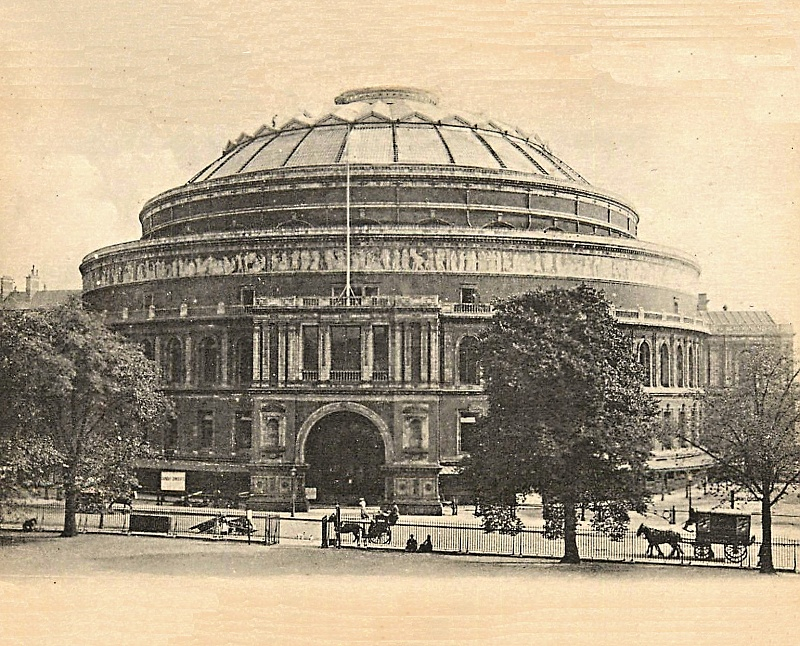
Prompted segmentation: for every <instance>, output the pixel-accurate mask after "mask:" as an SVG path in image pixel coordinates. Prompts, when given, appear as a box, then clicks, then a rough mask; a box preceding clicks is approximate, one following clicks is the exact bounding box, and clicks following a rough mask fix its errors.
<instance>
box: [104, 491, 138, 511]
mask: <svg viewBox="0 0 800 646" xmlns="http://www.w3.org/2000/svg"><path fill="white" fill-rule="evenodd" d="M136 497H137V496H136V492H135V491H131V492H130V493H128V494H120V495H118V496H115V497H113V498H112V499H111V502H109V503H108V506H107V507H106V509H108V511H109V513H110V512H112V511H114V505H122V507H123V511H131V510H132V509H133V501H134V500H136Z"/></svg>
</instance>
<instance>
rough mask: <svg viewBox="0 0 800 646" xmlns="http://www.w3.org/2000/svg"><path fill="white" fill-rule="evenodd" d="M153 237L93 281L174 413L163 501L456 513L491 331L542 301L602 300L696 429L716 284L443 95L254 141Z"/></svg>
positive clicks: (574, 176)
mask: <svg viewBox="0 0 800 646" xmlns="http://www.w3.org/2000/svg"><path fill="white" fill-rule="evenodd" d="M348 220H349V224H350V226H349V227H348ZM140 221H141V224H142V238H141V239H140V240H138V241H135V242H128V243H124V244H120V245H115V246H112V247H107V248H104V249H100V250H98V251H96V252H95V253H92V254H90V255H89V256H87V257H86V258H85V259H84V261H83V263H82V265H81V272H82V275H83V290H84V300H85V302H86V304H87V305H88V306H89V307H90V308H92V309H94V310H97V311H103V312H105V315H106V317H107V320H108V322H109V323H110V324H112V325H113V326H114V327H115V328H116V329H118V330H120V331H122V332H124V333H125V334H127V335H129V336H130V337H132V338H134V339H136V340H138V341H140V342H141V343H142V344H143V346H144V348H145V351H146V352H147V353H148V354H149V355H150V356H151V357H152V358H153V359H154V360H155V361H156V362H157V363H158V365H159V366H160V370H161V377H162V382H163V387H164V389H165V390H166V391H167V392H168V393H169V394H171V395H172V396H173V398H174V400H175V403H176V409H177V412H178V415H177V419H176V420H175V422H174V424H173V425H172V427H170V428H168V429H167V430H166V431H165V433H164V435H163V437H158V438H151V441H152V443H153V445H154V446H156V447H157V448H159V449H160V450H162V451H163V458H162V459H158V460H152V461H150V462H148V463H143V464H142V465H141V466H142V468H141V478H140V479H141V480H142V483H143V484H144V486H145V487H146V488H149V489H153V490H157V489H159V488H160V487H161V486H162V484H161V483H162V482H163V479H162V480H160V478H162V474H167V476H168V478H167V480H169V479H170V478H172V480H173V481H175V480H177V481H180V482H182V483H184V484H185V488H186V490H188V491H193V490H194V491H196V490H206V491H207V490H210V489H215V490H222V491H224V492H227V493H228V494H230V495H233V494H234V493H242V492H248V493H249V499H250V504H251V505H252V506H254V507H262V508H269V509H286V508H287V507H289V506H290V505H291V502H292V499H293V498H294V500H295V503H296V504H297V505H298V507H300V508H303V507H305V506H307V504H308V501H309V500H310V501H314V500H316V501H319V502H321V503H332V502H334V501H339V502H341V503H343V504H345V503H348V502H352V501H355V500H357V499H358V498H359V497H361V496H364V497H366V498H367V501H368V502H369V503H370V504H374V503H378V502H379V501H383V500H387V501H388V500H393V501H396V502H397V503H398V504H400V505H401V507H402V508H404V509H405V510H406V511H418V512H423V511H424V512H428V513H440V511H441V506H440V500H441V498H442V497H449V496H451V495H454V494H457V493H458V482H457V475H456V474H457V471H458V469H457V466H458V463H459V460H460V459H461V456H462V454H463V451H464V450H465V447H464V446H463V445H462V438H463V441H464V444H466V445H467V447H466V448H468V441H469V428H470V424H472V423H473V422H474V419H475V416H476V415H477V414H479V413H480V412H481V410H482V409H483V407H484V401H483V399H482V395H481V386H480V375H479V371H478V366H477V363H476V359H475V336H474V335H475V333H476V331H477V330H478V329H479V328H480V327H481V326H482V325H483V324H484V322H485V320H486V318H487V317H489V316H491V301H492V300H493V299H495V298H502V297H504V296H508V295H511V294H514V293H519V292H523V291H528V290H531V289H535V288H540V287H550V286H564V287H567V286H573V285H577V284H579V283H588V284H590V285H592V286H594V287H596V288H597V289H600V290H603V291H604V292H605V294H606V295H607V297H608V298H609V299H611V300H612V302H613V303H614V305H615V307H616V314H617V317H618V318H619V320H620V321H621V322H623V323H624V324H625V325H626V326H628V328H629V329H630V335H631V352H633V353H636V355H637V356H638V357H639V360H640V361H641V362H642V364H643V365H644V366H645V367H646V372H647V373H648V382H647V385H648V387H649V388H650V389H651V391H652V392H653V393H654V394H656V395H657V396H658V397H659V399H660V400H661V405H662V407H663V410H664V413H665V416H666V417H671V418H672V420H673V421H674V423H676V424H691V423H692V420H696V415H697V413H696V409H694V403H693V402H694V397H693V396H694V393H695V392H696V390H697V388H698V386H699V385H700V382H701V379H703V374H704V370H701V366H704V365H705V361H706V359H705V358H704V357H705V350H704V344H705V342H704V339H705V336H706V333H707V328H706V323H705V322H704V320H703V319H702V317H701V316H700V315H698V313H697V291H696V288H697V281H698V278H699V268H698V266H697V265H696V264H695V263H694V262H693V261H692V260H691V259H689V258H688V257H686V256H684V255H682V254H681V253H679V252H676V251H673V250H667V249H663V248H661V247H657V246H654V245H651V244H647V243H644V242H642V241H640V240H638V239H637V227H638V223H639V218H638V215H637V214H636V212H635V210H634V209H633V208H632V207H631V206H630V205H629V204H627V203H626V202H625V201H624V200H623V199H622V198H620V197H618V196H616V195H614V194H612V193H609V192H607V191H605V190H601V189H598V188H596V187H594V186H592V185H590V184H589V183H588V182H587V181H586V180H585V179H584V178H583V177H581V176H580V175H579V174H578V173H577V172H576V171H574V170H573V169H572V168H570V167H569V166H568V165H567V164H565V163H564V162H563V161H561V160H560V159H558V158H557V157H555V156H554V155H553V154H552V153H551V152H550V151H549V150H548V148H547V147H546V146H545V145H544V144H543V143H542V142H541V141H540V140H539V139H537V138H536V137H535V136H530V135H527V134H525V133H523V132H521V131H519V130H518V129H516V128H514V127H512V126H509V125H506V124H502V123H499V122H496V121H493V120H487V119H485V118H483V117H477V116H474V115H469V114H466V113H462V112H458V111H454V110H450V109H447V108H444V107H440V106H439V105H438V102H437V100H436V98H435V97H434V96H432V95H431V94H429V93H427V92H423V91H419V90H412V89H407V88H367V89H362V90H353V91H350V92H346V93H344V94H342V95H340V96H339V97H337V98H336V100H335V105H333V106H331V109H330V111H329V112H328V113H326V114H323V115H319V116H314V117H312V116H309V115H308V114H306V113H303V114H301V115H298V116H295V117H293V118H291V119H289V120H287V121H285V122H284V123H275V124H273V125H272V126H263V127H262V128H260V129H259V130H258V131H256V132H255V133H254V134H253V135H242V136H240V137H239V138H238V139H237V140H236V141H235V142H232V143H229V144H228V145H227V146H226V147H225V150H224V151H223V154H222V156H221V157H220V158H219V159H217V160H215V161H214V162H212V163H211V164H210V165H209V166H207V167H206V168H204V169H203V170H202V171H201V172H199V173H198V174H197V175H196V176H195V177H193V178H192V179H191V180H189V181H188V182H187V183H186V184H185V185H183V186H179V187H177V188H174V189H172V190H169V191H166V192H164V193H162V194H160V195H157V196H156V197H154V198H153V199H152V200H150V201H149V202H148V203H147V204H146V205H145V206H144V208H143V209H142V212H141V214H140ZM348 231H349V235H348ZM348 277H349V284H348ZM348 286H349V288H350V289H349V291H348V289H347V287H348ZM293 492H294V493H293Z"/></svg>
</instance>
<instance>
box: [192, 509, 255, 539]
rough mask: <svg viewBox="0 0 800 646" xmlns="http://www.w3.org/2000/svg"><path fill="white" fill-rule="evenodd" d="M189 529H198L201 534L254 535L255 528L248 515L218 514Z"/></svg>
mask: <svg viewBox="0 0 800 646" xmlns="http://www.w3.org/2000/svg"><path fill="white" fill-rule="evenodd" d="M189 531H197V532H198V533H200V534H215V535H227V536H234V535H237V536H252V535H253V534H254V533H255V528H254V527H253V523H251V522H250V519H249V518H247V517H246V516H233V515H228V516H225V515H223V514H217V516H215V517H214V518H209V519H208V520H204V521H203V522H202V523H197V525H193V526H192V527H190V528H189Z"/></svg>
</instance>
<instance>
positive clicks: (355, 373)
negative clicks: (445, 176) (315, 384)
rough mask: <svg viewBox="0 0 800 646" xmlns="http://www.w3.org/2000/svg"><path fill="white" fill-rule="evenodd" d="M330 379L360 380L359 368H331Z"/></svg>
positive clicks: (345, 381)
mask: <svg viewBox="0 0 800 646" xmlns="http://www.w3.org/2000/svg"><path fill="white" fill-rule="evenodd" d="M331 381H335V382H339V383H354V382H359V381H361V371H360V370H331Z"/></svg>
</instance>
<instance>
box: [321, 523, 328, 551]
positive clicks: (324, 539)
mask: <svg viewBox="0 0 800 646" xmlns="http://www.w3.org/2000/svg"><path fill="white" fill-rule="evenodd" d="M321 547H322V548H327V547H328V517H327V516H323V517H322V545H321Z"/></svg>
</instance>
